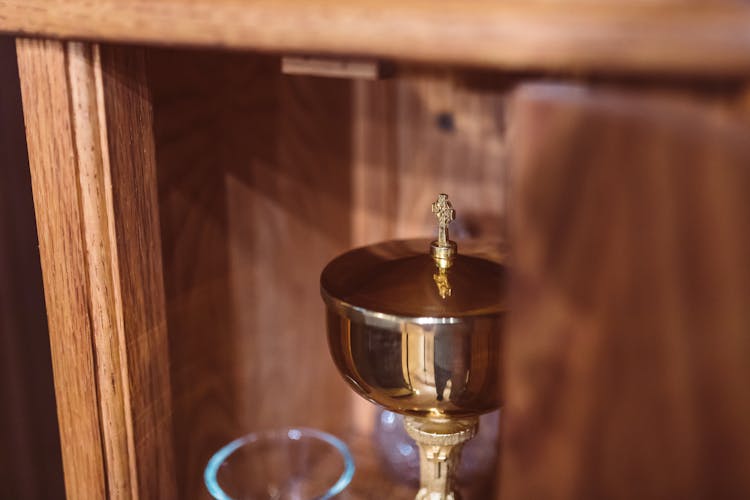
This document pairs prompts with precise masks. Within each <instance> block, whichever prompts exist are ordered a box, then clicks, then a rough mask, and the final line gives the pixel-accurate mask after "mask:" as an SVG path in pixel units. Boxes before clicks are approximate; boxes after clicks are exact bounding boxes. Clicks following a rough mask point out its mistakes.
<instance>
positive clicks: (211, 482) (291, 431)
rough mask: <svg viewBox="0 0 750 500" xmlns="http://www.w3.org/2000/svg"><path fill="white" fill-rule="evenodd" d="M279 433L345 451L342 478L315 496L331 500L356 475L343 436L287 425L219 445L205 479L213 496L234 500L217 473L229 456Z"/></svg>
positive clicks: (219, 498)
mask: <svg viewBox="0 0 750 500" xmlns="http://www.w3.org/2000/svg"><path fill="white" fill-rule="evenodd" d="M278 437H284V438H286V439H291V440H294V441H297V440H299V439H301V438H303V437H311V438H313V439H319V440H321V441H324V442H326V443H328V444H330V445H331V446H333V447H334V448H335V449H336V450H337V451H338V452H339V453H341V456H342V458H343V459H344V471H343V472H342V473H341V476H339V478H338V480H337V481H336V482H335V483H334V484H333V486H331V487H330V488H328V490H327V491H326V492H325V493H323V494H322V495H321V496H318V497H316V498H315V500H328V499H330V498H333V497H334V496H336V495H338V494H339V493H341V492H342V491H344V488H346V487H347V486H348V485H349V483H350V482H351V480H352V477H353V476H354V458H353V457H352V454H351V452H350V451H349V447H348V446H346V444H345V443H344V442H343V441H342V440H340V439H339V438H337V437H336V436H333V435H331V434H328V433H327V432H323V431H319V430H317V429H309V428H306V427H289V428H284V429H276V430H271V431H261V432H252V433H250V434H246V435H245V436H242V437H240V438H237V439H235V440H234V441H232V442H231V443H229V444H227V445H225V446H223V447H222V448H221V449H219V451H217V452H216V453H214V455H213V456H212V457H211V459H210V460H209V461H208V464H207V465H206V469H205V470H204V472H203V481H204V482H205V484H206V488H207V489H208V492H209V493H210V494H211V496H213V497H214V498H215V499H216V500H233V499H232V497H230V496H229V495H227V494H226V493H225V492H224V490H223V489H221V486H219V481H218V479H217V477H216V475H217V473H218V472H219V467H220V466H221V464H222V463H224V461H225V460H226V459H227V458H229V456H230V455H231V454H232V453H234V452H235V451H237V450H238V449H240V448H241V447H243V446H245V445H247V444H250V443H254V442H256V441H260V440H262V439H269V438H278Z"/></svg>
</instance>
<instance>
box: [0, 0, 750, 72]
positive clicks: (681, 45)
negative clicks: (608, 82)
mask: <svg viewBox="0 0 750 500" xmlns="http://www.w3.org/2000/svg"><path fill="white" fill-rule="evenodd" d="M748 25H750V7H748V6H747V5H746V4H744V3H742V2H731V1H724V2H683V1H671V0H667V1H660V2H599V3H596V2H586V1H580V2H555V1H537V2H525V1H521V0H515V1H503V2H498V1H495V0H475V1H472V2H463V1H460V0H443V1H440V2H437V3H436V2H434V1H431V0H408V1H403V0H358V1H356V2H350V1H344V0H318V1H315V2H299V1H297V0H243V1H237V0H153V1H150V2H144V1H142V0H99V1H97V2H94V3H92V2H91V1H89V0H67V1H65V2H60V1H57V0H2V1H0V30H2V31H5V32H13V33H24V34H34V35H43V36H47V37H63V38H77V39H100V40H108V41H121V42H128V43H133V42H136V43H160V44H184V45H190V46H195V45H201V46H211V47H229V48H242V49H260V50H274V51H285V52H303V53H310V52H316V53H337V52H339V53H344V54H361V55H373V56H378V57H387V58H398V59H411V60H419V61H429V62H443V63H457V64H469V65H483V66H493V67H497V68H506V69H513V70H545V71H549V70H552V71H565V72H572V73H574V74H579V73H581V72H587V73H592V72H618V73H621V72H627V73H639V74H644V73H652V74H661V75H664V74H672V75H673V74H696V73H700V74H704V75H711V76H730V75H734V76H743V77H745V76H747V75H748V74H749V73H750V59H748V57H747V54H748V52H749V51H750V37H748V30H747V26H748Z"/></svg>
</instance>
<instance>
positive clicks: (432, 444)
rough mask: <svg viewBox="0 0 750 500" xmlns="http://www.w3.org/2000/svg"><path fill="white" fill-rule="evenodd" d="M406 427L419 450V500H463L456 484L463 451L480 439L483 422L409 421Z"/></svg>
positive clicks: (407, 419)
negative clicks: (468, 442) (475, 437)
mask: <svg viewBox="0 0 750 500" xmlns="http://www.w3.org/2000/svg"><path fill="white" fill-rule="evenodd" d="M404 427H405V428H406V432H407V434H409V436H411V437H412V439H414V441H416V443H417V446H419V476H420V488H419V492H418V493H417V497H416V500H459V496H458V494H457V493H456V492H455V484H454V483H455V475H456V471H457V470H458V463H459V461H460V460H461V450H462V448H463V447H464V443H466V441H468V440H469V439H471V438H473V437H474V436H475V435H476V433H477V430H478V429H479V419H478V418H476V417H475V418H470V419H450V420H434V419H421V418H414V417H407V418H406V419H405V420H404Z"/></svg>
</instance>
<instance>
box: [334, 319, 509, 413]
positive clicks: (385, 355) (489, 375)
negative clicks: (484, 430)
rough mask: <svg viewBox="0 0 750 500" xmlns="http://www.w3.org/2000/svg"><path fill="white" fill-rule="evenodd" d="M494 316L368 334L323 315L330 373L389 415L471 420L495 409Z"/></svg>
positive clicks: (498, 324) (498, 325) (497, 326)
mask: <svg viewBox="0 0 750 500" xmlns="http://www.w3.org/2000/svg"><path fill="white" fill-rule="evenodd" d="M501 332H502V316H486V317H479V318H473V319H472V320H469V321H464V322H458V323H443V324H432V325H429V324H428V325H420V324H416V323H413V322H408V321H405V322H403V323H401V324H394V325H392V327H388V326H386V325H380V326H374V325H366V324H363V323H359V322H357V323H354V322H352V321H351V320H350V319H348V318H346V317H342V316H340V315H338V314H336V313H335V312H333V311H330V310H329V312H328V342H329V347H330V350H331V354H332V355H333V359H334V362H335V364H336V367H337V368H338V369H339V371H340V372H341V373H342V375H343V376H344V378H345V379H346V380H347V382H349V384H350V385H352V387H354V389H355V390H356V391H357V392H358V393H359V394H360V395H362V396H363V397H365V398H367V399H369V400H370V401H372V402H374V403H377V404H379V405H381V406H383V407H385V408H388V409H389V410H391V411H395V412H398V413H402V414H407V415H413V416H420V417H429V416H432V417H435V416H442V417H447V416H455V417H472V416H478V415H481V414H482V413H486V412H488V411H492V410H494V409H495V408H497V407H499V406H500V402H501V401H500V384H499V382H500V368H501V367H500V364H501V350H500V346H501V342H500V340H501Z"/></svg>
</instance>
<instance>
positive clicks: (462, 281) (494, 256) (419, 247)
mask: <svg viewBox="0 0 750 500" xmlns="http://www.w3.org/2000/svg"><path fill="white" fill-rule="evenodd" d="M428 247H429V240H424V239H421V240H397V241H388V242H385V243H378V244H375V245H370V246H367V247H362V248H356V249H354V250H350V251H349V252H346V253H345V254H343V255H340V256H339V257H337V258H335V259H334V260H332V261H331V262H330V263H329V264H328V265H327V266H326V268H325V269H324V270H323V273H322V275H321V279H320V284H321V293H322V295H323V298H324V300H325V301H326V303H327V304H328V306H329V307H333V308H334V309H335V310H337V311H339V312H340V313H341V314H342V315H345V316H348V317H350V318H353V319H354V320H355V321H366V320H367V321H375V320H376V319H377V318H382V317H386V316H389V317H392V318H393V319H392V321H396V322H401V321H406V320H409V319H410V320H411V321H412V322H417V323H425V322H432V323H436V322H446V321H455V320H456V319H457V318H465V317H477V316H485V315H500V314H502V313H503V312H505V310H506V303H505V288H506V285H507V276H506V270H505V267H504V266H503V265H502V262H503V260H504V253H503V251H502V247H500V246H499V245H498V244H495V243H491V242H470V241H466V242H462V243H461V248H462V251H461V253H460V254H458V255H456V256H455V257H454V260H453V265H452V266H451V268H450V269H447V270H444V271H445V276H446V279H447V280H448V282H449V283H450V288H451V293H450V295H449V296H446V297H445V298H443V297H441V294H440V289H439V287H438V286H436V284H435V279H434V277H433V276H434V275H435V274H439V273H440V271H441V269H439V268H438V267H436V265H435V262H434V261H433V260H432V258H431V257H430V256H429V255H428V254H427V253H426V249H427V248H428ZM430 318H432V319H430ZM437 318H441V319H437ZM449 318H451V319H449Z"/></svg>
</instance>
